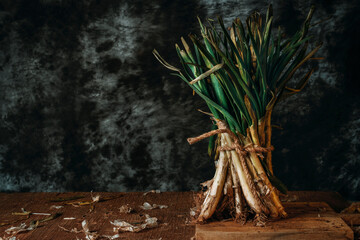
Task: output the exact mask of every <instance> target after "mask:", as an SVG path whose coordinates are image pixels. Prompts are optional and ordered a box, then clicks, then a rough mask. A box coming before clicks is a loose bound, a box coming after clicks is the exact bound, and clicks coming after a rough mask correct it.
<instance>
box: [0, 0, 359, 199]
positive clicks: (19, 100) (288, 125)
mask: <svg viewBox="0 0 360 240" xmlns="http://www.w3.org/2000/svg"><path fill="white" fill-rule="evenodd" d="M272 3H273V6H274V15H275V16H276V17H275V25H281V26H283V28H284V30H285V32H286V34H288V35H290V34H292V33H294V30H296V28H297V27H299V25H300V24H301V22H302V20H303V19H304V18H305V16H306V14H307V12H308V10H309V8H310V6H311V4H312V2H311V1H300V0H297V1H288V0H283V1H274V2H272ZM268 4H269V1H253V0H242V1H216V0H211V1H209V0H182V1H160V0H154V1H131V0H129V1H115V0H114V1H85V0H83V1H80V0H77V1H75V0H74V1H66V0H38V1H30V0H23V1H21V0H16V1H15V0H8V1H4V0H0V48H1V52H0V92H1V95H0V104H1V105H0V106H1V107H0V113H1V114H0V130H1V135H0V191H79V190H81V191H89V190H94V191H135V190H136V191H138V190H149V189H161V190H163V191H165V190H176V191H179V190H180V191H182V190H191V189H198V184H199V183H200V182H201V181H204V180H206V179H208V178H211V177H212V174H213V163H212V162H211V161H210V160H209V158H208V157H207V154H206V152H207V143H206V141H205V142H202V143H199V144H197V145H194V146H191V147H190V146H189V145H188V144H187V142H186V138H187V137H190V136H195V135H198V134H200V133H203V132H205V131H207V130H209V127H210V121H209V119H208V118H207V117H206V116H205V115H203V114H200V113H199V112H197V111H196V109H197V108H202V109H204V110H205V106H204V104H203V103H202V102H201V101H200V99H199V98H198V97H193V96H192V92H191V90H190V89H189V88H187V87H186V86H185V85H184V83H182V82H181V80H179V79H177V78H175V77H172V76H170V75H169V72H168V71H167V70H166V69H164V68H163V67H162V66H161V65H160V64H159V63H157V62H156V61H155V60H154V57H153V56H152V54H151V51H152V49H153V48H157V49H158V51H159V52H160V53H161V54H162V55H163V56H164V57H165V58H166V59H168V60H169V62H171V63H173V64H177V62H178V60H177V59H176V53H175V50H174V47H173V46H174V44H175V42H179V38H180V36H186V35H187V34H188V33H189V32H195V33H197V32H198V25H197V21H196V16H197V15H198V16H200V17H202V18H205V17H215V16H216V15H222V16H224V18H225V21H226V22H227V23H229V22H230V20H232V19H233V18H234V17H236V16H240V17H242V19H244V17H245V16H247V15H248V14H249V13H250V12H252V11H253V10H255V9H257V10H262V11H265V10H266V8H267V5H268ZM315 4H316V5H317V11H316V12H315V15H314V21H313V22H318V21H320V20H323V19H326V18H327V17H329V16H332V19H331V20H329V21H326V22H323V23H321V24H319V25H317V26H316V27H315V28H314V29H313V30H312V33H313V34H314V35H315V38H314V39H313V41H314V42H315V41H323V42H324V45H323V47H322V49H321V50H320V52H319V53H318V54H317V56H321V57H325V60H322V61H321V62H320V63H319V64H318V68H319V70H318V71H317V72H316V73H315V74H314V75H313V77H312V78H311V80H310V82H309V85H308V86H307V87H306V89H305V91H304V92H303V93H302V94H299V95H297V96H295V97H293V98H291V99H289V100H288V101H287V102H284V103H283V104H281V105H279V106H278V108H277V109H276V111H275V113H274V122H275V123H277V124H280V125H281V126H282V127H283V130H274V136H273V143H274V145H275V148H276V150H275V151H274V165H275V171H276V174H277V175H278V176H279V177H280V178H281V179H282V180H283V181H284V182H285V183H286V184H287V185H288V187H289V188H290V189H293V190H299V189H301V190H336V191H340V192H341V193H342V194H343V195H344V196H346V197H348V198H351V199H360V170H359V169H360V158H359V153H360V151H359V143H360V139H359V133H360V105H359V103H360V95H359V87H360V80H359V79H358V72H359V61H358V56H359V55H360V47H359V41H360V27H359V26H360V15H359V14H360V11H359V8H360V3H359V1H357V0H354V1H347V2H346V1H325V0H324V1H316V2H315Z"/></svg>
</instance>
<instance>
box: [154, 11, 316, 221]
mask: <svg viewBox="0 0 360 240" xmlns="http://www.w3.org/2000/svg"><path fill="white" fill-rule="evenodd" d="M313 12H314V8H313V7H312V8H311V9H310V12H309V14H308V16H307V18H306V20H305V21H304V23H303V25H302V27H301V28H300V30H299V31H297V32H296V33H295V34H294V36H292V37H291V38H286V37H285V36H284V34H282V31H281V29H280V28H279V29H278V30H277V31H276V33H275V34H272V25H273V16H272V7H271V5H270V6H269V8H268V11H267V13H266V16H262V15H261V14H260V13H258V12H254V13H253V14H251V15H250V16H249V17H248V18H247V20H246V24H244V25H243V24H242V22H241V21H240V19H239V18H236V19H235V20H234V21H233V23H232V25H231V26H230V27H229V28H226V27H225V26H224V23H223V20H222V19H221V18H220V17H219V18H218V23H219V26H217V27H216V26H215V25H214V24H213V21H212V20H209V21H208V26H204V25H203V23H202V22H201V21H200V19H199V22H200V27H201V38H199V37H197V36H195V35H192V34H190V35H189V38H190V40H191V42H192V47H190V46H189V44H188V43H187V42H186V41H185V39H184V38H181V41H182V44H183V47H184V50H182V49H181V48H180V47H179V46H178V45H176V51H177V54H178V56H179V58H180V62H181V64H182V69H181V70H180V69H178V68H176V67H174V66H172V65H170V64H169V63H167V62H166V61H165V60H164V59H163V58H162V57H161V56H160V55H159V53H158V52H157V51H156V50H154V51H153V53H154V55H155V57H156V58H157V59H158V60H159V61H160V63H162V64H163V65H164V66H165V67H166V68H168V69H170V70H173V71H175V73H174V75H176V76H178V77H180V78H181V79H182V80H184V81H185V82H186V83H187V84H188V85H189V86H190V87H191V88H192V89H193V91H194V92H195V93H197V94H198V95H199V96H200V97H201V98H202V99H203V100H205V102H206V104H207V105H208V107H209V109H210V111H211V116H212V118H211V119H212V120H213V123H214V124H213V129H212V131H210V132H207V133H205V134H203V135H201V136H199V137H196V138H189V139H188V141H189V143H190V144H192V143H194V142H197V141H199V140H201V139H204V138H207V137H210V141H209V154H210V156H211V157H214V158H215V160H216V172H215V175H214V178H213V179H211V180H209V181H207V182H205V183H203V186H206V187H207V188H206V191H204V192H203V193H202V195H201V196H202V198H201V199H202V204H201V206H200V208H199V211H198V212H197V220H198V221H199V222H203V221H205V220H207V219H209V218H210V217H212V216H213V214H214V213H217V215H218V214H219V213H222V212H225V211H227V212H228V213H230V214H231V215H232V216H234V217H235V218H236V219H244V218H245V219H246V217H247V216H248V213H249V212H250V213H253V215H254V216H256V217H257V218H258V219H264V218H265V219H266V218H267V217H273V218H276V217H286V216H287V214H286V212H285V210H284V208H283V206H282V203H281V202H280V200H279V191H280V192H286V187H285V186H284V185H283V184H282V183H281V182H280V181H279V180H278V179H277V178H276V177H275V176H274V174H273V168H272V157H271V156H272V155H271V151H272V150H273V147H272V145H271V133H272V128H271V115H272V111H273V109H274V107H275V105H276V104H277V103H278V102H279V101H281V100H283V99H285V98H286V97H289V96H291V95H293V94H296V93H298V92H300V91H301V90H302V89H303V88H304V86H305V85H306V83H307V81H308V79H309V78H310V76H311V74H312V73H313V71H314V69H309V71H308V72H307V73H305V74H304V76H302V78H300V79H299V80H296V83H293V85H295V86H292V87H290V86H288V84H289V81H290V79H292V77H293V76H294V74H295V73H296V71H297V70H298V69H299V68H300V67H301V66H302V65H303V64H304V63H305V62H307V61H309V60H311V59H315V58H313V55H314V54H315V53H316V52H317V51H318V50H319V48H320V46H321V44H318V45H317V46H316V47H314V49H311V50H308V48H309V40H310V37H308V36H307V33H308V30H309V27H310V20H311V18H312V15H313ZM273 35H274V36H273ZM259 221H260V220H259Z"/></svg>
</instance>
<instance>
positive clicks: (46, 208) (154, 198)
mask: <svg viewBox="0 0 360 240" xmlns="http://www.w3.org/2000/svg"><path fill="white" fill-rule="evenodd" d="M98 194H99V195H100V199H105V201H100V202H97V203H96V204H94V206H93V207H92V206H90V205H83V206H78V207H75V206H74V205H71V204H67V203H71V202H75V203H78V202H79V201H83V202H84V201H85V202H86V201H91V194H90V193H84V192H81V193H79V192H76V193H0V224H5V223H10V224H8V225H4V226H0V237H3V236H8V235H6V234H5V233H4V231H5V229H8V228H9V227H11V226H19V225H20V224H21V223H26V224H27V225H28V224H29V223H30V222H31V221H33V220H41V219H44V218H46V217H48V216H41V215H33V214H31V215H30V216H22V215H12V213H14V212H21V211H22V210H21V209H22V208H23V209H25V210H26V211H31V212H32V213H50V214H55V213H61V214H62V215H61V216H59V217H57V218H56V219H53V220H49V221H45V222H42V223H40V224H39V226H38V227H37V228H35V229H34V230H32V231H28V232H23V233H19V234H17V235H16V237H17V239H19V240H22V239H29V240H30V239H33V240H47V239H53V240H62V239H76V238H78V239H85V235H84V233H81V232H80V233H74V232H67V231H65V230H64V228H65V229H68V230H71V229H74V228H76V229H77V230H81V229H82V227H81V222H82V221H83V220H87V222H88V223H89V228H90V231H96V232H97V233H99V234H100V235H114V232H113V225H111V224H110V221H114V220H115V219H121V220H125V221H127V222H130V223H139V222H142V221H144V219H145V214H149V215H150V216H151V217H156V218H158V222H159V226H158V227H156V228H153V229H146V230H144V231H141V232H138V233H120V238H118V239H142V240H143V239H154V240H155V239H156V240H159V239H162V240H165V239H171V240H176V239H181V240H184V239H191V238H192V237H193V236H194V235H195V225H192V224H189V219H190V216H189V210H190V208H191V207H192V204H193V193H192V192H163V193H148V194H146V195H144V193H139V192H132V193H108V192H106V193H101V192H100V193H92V195H93V196H96V195H98ZM81 196H82V197H83V198H81V199H77V200H67V201H59V202H54V200H61V199H67V198H69V197H81ZM284 200H285V201H288V202H294V201H295V202H326V203H327V204H329V206H330V207H331V208H332V209H334V210H335V211H336V212H339V211H340V210H342V209H344V208H345V207H347V206H348V205H349V203H348V202H347V201H345V200H344V199H343V198H342V197H341V196H340V195H339V194H337V193H334V192H304V191H297V192H289V196H288V197H287V198H286V199H284ZM144 202H149V203H150V204H163V205H167V206H168V208H166V209H154V210H142V209H141V208H140V207H139V206H141V205H142V204H143V203H144ZM126 204H129V206H130V207H132V208H134V209H135V212H134V213H120V211H119V208H120V207H121V206H123V205H126ZM53 205H56V206H59V205H62V206H63V207H62V208H60V209H55V208H51V206H53ZM75 205H76V204H75ZM319 211H321V210H319ZM346 216H347V215H344V220H345V221H347V220H346ZM72 217H73V218H75V219H74V220H64V218H72ZM349 219H350V220H351V221H352V224H353V225H360V222H357V221H358V220H359V219H360V218H359V217H354V216H351V217H350V218H348V220H349ZM348 224H350V222H348ZM102 239H106V238H102Z"/></svg>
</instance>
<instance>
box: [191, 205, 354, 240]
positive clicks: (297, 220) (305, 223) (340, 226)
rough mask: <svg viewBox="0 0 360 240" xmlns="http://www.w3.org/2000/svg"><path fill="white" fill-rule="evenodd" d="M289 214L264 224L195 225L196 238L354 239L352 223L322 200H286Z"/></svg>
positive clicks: (225, 223)
mask: <svg viewBox="0 0 360 240" xmlns="http://www.w3.org/2000/svg"><path fill="white" fill-rule="evenodd" d="M284 207H285V209H286V210H287V212H288V214H289V217H288V218H287V219H280V220H277V221H269V222H268V223H267V224H266V226H265V227H263V228H259V227H255V226H254V224H253V223H246V224H245V225H240V224H238V223H234V222H213V223H209V224H204V225H197V226H196V239H197V240H205V239H206V240H215V239H217V240H221V239H227V240H235V239H236V240H242V239H257V240H258V239H259V240H265V239H283V240H288V239H291V240H297V239H299V240H300V239H302V240H306V239H311V240H317V239H319V240H320V239H321V240H322V239H325V240H326V239H339V240H341V239H344V240H345V239H347V240H348V239H349V240H352V239H353V237H354V236H353V235H354V234H353V232H352V230H351V228H350V227H349V226H347V225H346V223H345V222H344V221H343V220H342V219H341V218H340V217H339V216H336V213H335V212H334V211H333V210H332V209H331V208H330V207H329V205H328V204H326V203H323V202H304V203H301V202H288V203H284Z"/></svg>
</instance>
